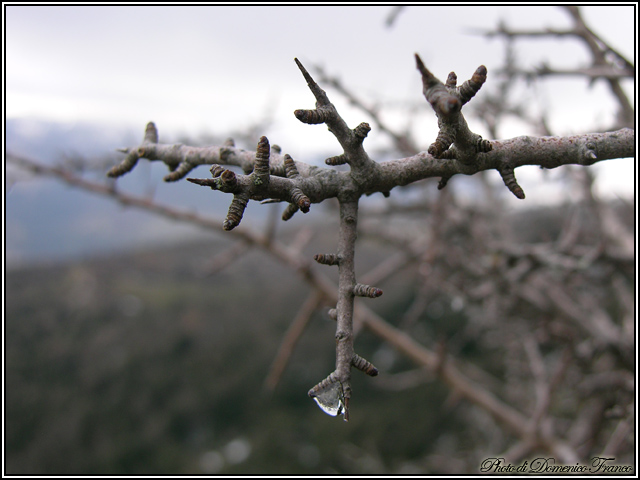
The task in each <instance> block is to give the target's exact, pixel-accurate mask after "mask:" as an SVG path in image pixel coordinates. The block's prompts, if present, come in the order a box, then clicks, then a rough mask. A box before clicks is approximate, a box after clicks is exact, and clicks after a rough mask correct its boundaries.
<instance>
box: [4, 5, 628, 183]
mask: <svg viewBox="0 0 640 480" xmlns="http://www.w3.org/2000/svg"><path fill="white" fill-rule="evenodd" d="M5 8H6V10H5V13H6V19H5V20H6V116H7V118H20V117H34V118H42V119H53V120H60V121H68V122H74V121H79V120H88V121H93V122H107V123H109V124H112V125H122V126H128V125H131V126H133V127H135V128H137V129H139V130H140V135H141V136H142V132H143V130H144V126H145V124H146V122H147V121H149V120H153V121H154V122H156V125H157V126H158V128H159V131H160V135H161V141H162V134H163V132H189V133H191V134H193V135H195V134H198V133H202V132H207V131H210V132H214V133H216V132H219V133H220V134H224V133H225V132H227V131H229V130H230V129H238V128H241V127H242V125H244V124H246V122H247V121H256V120H259V119H260V118H262V117H264V116H265V115H266V114H267V112H269V114H270V116H271V117H272V118H273V124H272V125H271V126H270V127H269V131H267V132H264V134H266V135H267V136H268V137H269V138H270V140H271V142H272V143H278V144H280V145H282V146H283V147H284V148H285V151H287V152H289V153H291V154H292V155H293V156H294V158H296V157H298V158H300V157H304V155H305V152H306V151H310V150H312V149H318V148H324V149H327V143H328V142H333V143H335V140H334V139H332V138H331V137H330V134H328V132H326V129H325V128H320V127H310V126H306V125H303V124H301V123H299V122H298V121H297V120H296V119H295V117H294V116H293V111H294V110H295V109H297V108H313V106H314V102H315V100H314V98H313V97H312V95H311V93H310V92H309V90H308V89H307V87H306V83H305V82H304V80H303V79H302V76H301V75H300V73H299V71H298V69H297V67H296V65H295V63H294V61H293V59H294V57H298V58H299V59H300V60H301V61H302V62H303V63H304V64H305V65H307V66H308V67H309V70H310V71H312V74H313V70H312V68H311V67H312V66H313V65H314V64H316V65H321V66H323V67H324V68H325V69H326V70H327V71H328V72H329V73H331V74H335V75H337V76H339V77H340V78H341V79H342V81H343V82H344V84H345V85H348V86H350V87H351V88H353V89H354V91H356V92H357V93H359V94H361V95H363V97H364V98H374V97H375V96H377V98H380V99H382V100H385V101H396V100H397V101H421V100H423V99H422V94H421V82H420V77H419V74H418V73H417V71H416V69H415V64H414V59H413V54H414V52H417V53H419V54H420V55H421V57H422V58H423V60H424V61H425V63H426V65H427V66H428V67H429V69H430V70H431V71H432V72H434V74H435V75H436V76H438V77H439V78H440V79H442V80H444V79H446V77H447V74H448V72H449V71H452V70H453V71H455V72H456V73H457V74H458V78H459V81H460V82H462V81H464V80H465V79H467V78H469V77H470V75H471V74H472V73H473V71H474V70H475V69H476V68H477V67H478V65H480V64H484V65H486V66H487V68H488V70H489V81H488V82H487V84H486V85H485V87H484V88H487V86H488V85H489V84H490V80H491V73H492V69H495V68H497V67H498V66H499V65H500V64H501V62H502V60H503V52H504V42H502V41H499V40H497V39H493V40H489V39H484V38H483V37H481V36H478V35H472V34H470V33H469V32H471V30H472V29H474V28H475V29H477V28H487V29H488V28H492V27H495V26H496V25H497V24H498V22H499V21H500V20H501V19H502V20H504V21H505V22H506V23H507V24H508V25H509V26H511V27H513V28H516V27H527V28H529V29H532V28H540V29H542V28H546V27H555V28H568V27H569V26H570V25H571V20H570V18H569V16H568V14H567V13H566V12H564V11H563V10H561V9H560V8H558V7H542V6H535V7H526V6H525V7H513V6H464V7H460V6H447V7H442V6H411V7H406V8H405V9H404V10H402V11H401V13H400V14H399V16H398V17H397V19H396V22H395V24H394V26H393V28H387V27H386V26H385V20H386V18H387V17H388V15H389V13H390V12H391V10H392V8H393V7H388V6H368V7H362V6H358V7H351V6H331V7H328V6H296V7H288V6H287V7H284V6H244V7H243V6H240V7H238V6H215V5H211V6H195V7H194V6H187V7H174V6H160V7H158V6H153V7H143V6H57V7H49V6H30V5H29V6H27V5H25V6H6V7H5ZM635 15H636V14H635V9H634V8H633V6H623V7H620V6H618V7H596V6H594V7H584V8H583V16H584V17H585V19H586V21H587V22H588V23H589V24H590V25H591V26H592V27H593V29H594V30H595V31H596V32H598V33H599V34H601V35H602V37H603V38H604V39H605V40H606V41H607V42H609V43H610V44H611V45H612V46H613V47H614V48H616V49H618V50H619V51H620V52H621V53H623V54H625V55H626V56H627V57H628V58H630V59H632V60H633V59H634V58H635V56H634V54H635V52H634V48H633V46H634V34H635V24H634V22H635V20H636V19H635ZM517 52H518V55H519V60H520V61H521V62H522V66H523V67H529V68H531V67H533V66H535V65H539V64H540V63H541V62H542V61H543V60H544V61H547V62H548V63H549V64H550V65H551V66H555V67H558V68H570V67H572V66H575V67H578V66H586V65H587V62H588V59H589V56H588V54H587V51H586V49H585V48H584V47H583V46H582V45H581V44H579V43H578V42H577V41H576V40H569V39H560V40H554V41H551V40H547V41H542V42H540V41H532V40H523V41H521V42H519V43H518V47H517ZM625 87H626V88H627V91H628V92H629V96H630V98H631V100H632V101H634V98H633V93H632V92H633V89H634V85H633V82H629V83H628V85H626V86H625ZM326 90H327V91H328V93H329V96H330V99H331V100H332V101H334V103H336V105H337V106H338V109H339V111H340V112H341V113H342V114H343V117H344V118H345V120H346V121H347V122H348V123H349V125H350V126H352V127H355V126H356V125H357V124H358V123H360V122H362V121H369V119H368V118H367V117H366V115H364V114H363V113H361V112H357V111H355V110H352V109H350V108H348V106H347V105H346V102H345V101H344V100H343V99H342V98H341V97H340V96H339V95H338V94H337V93H335V92H332V91H331V90H330V89H329V88H326ZM481 92H482V91H481ZM534 94H535V95H538V96H539V97H540V98H541V100H542V102H543V105H544V108H546V109H548V110H549V112H550V116H551V119H552V127H553V128H554V129H555V130H556V132H557V133H558V134H569V133H582V132H584V131H595V130H599V129H600V128H604V127H605V126H606V125H607V124H610V123H611V121H612V118H613V114H614V112H615V103H614V102H613V100H612V96H611V95H610V94H609V92H608V90H607V88H606V86H605V85H604V82H602V81H600V82H597V83H596V84H595V85H594V86H593V87H592V88H588V87H587V85H586V82H585V81H584V80H577V79H568V80H554V81H549V82H547V83H546V84H541V86H538V87H537V88H536V90H535V92H533V93H532V92H530V93H529V95H534ZM425 108H428V106H427V105H426V102H425ZM432 123H433V125H431V126H429V129H430V130H429V132H427V133H426V134H425V138H423V139H420V140H421V141H422V143H423V144H424V148H426V147H427V146H428V145H429V144H430V143H431V142H432V141H433V140H434V138H432V137H433V136H434V132H437V126H436V124H435V116H434V118H433V122H432ZM521 128H523V127H521V126H519V125H514V126H513V128H512V129H511V130H510V129H509V128H507V129H505V130H504V131H503V132H502V133H503V136H504V137H509V136H515V135H521V134H528V133H533V132H530V131H523V130H521ZM479 133H481V134H486V132H483V131H479ZM375 135H376V132H375V130H374V131H372V132H371V133H370V135H369V139H371V138H374V136H375ZM368 141H374V142H375V140H368ZM329 145H332V144H331V143H329ZM605 163H607V162H605ZM609 163H611V162H609ZM626 163H631V162H628V161H627V162H626ZM623 168H624V167H623ZM626 168H627V173H626V174H620V173H618V174H616V176H625V175H626V177H627V178H626V179H625V181H626V182H627V183H628V184H629V185H630V188H631V191H632V190H633V182H630V181H629V178H628V177H629V173H628V172H629V170H628V168H629V167H628V166H627V167H626ZM631 172H633V169H631Z"/></svg>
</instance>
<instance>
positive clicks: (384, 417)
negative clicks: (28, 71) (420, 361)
mask: <svg viewBox="0 0 640 480" xmlns="http://www.w3.org/2000/svg"><path fill="white" fill-rule="evenodd" d="M558 218H560V217H559V216H558V215H557V210H555V209H548V210H539V211H536V212H531V214H530V215H527V216H526V219H525V220H524V221H523V222H522V223H523V226H521V227H517V226H516V227H514V228H516V229H518V231H519V232H520V233H521V234H522V235H528V234H527V232H526V229H525V228H524V226H525V225H526V226H529V227H530V228H531V232H530V234H531V236H537V237H540V236H542V237H545V236H546V237H547V238H553V237H554V236H555V235H556V234H557V230H558V228H559V227H558V225H559V224H558V222H559V220H558ZM317 231H318V232H320V233H318V234H317V235H315V236H314V238H313V240H312V242H311V244H310V245H308V246H307V247H305V255H307V256H308V258H311V257H312V254H313V253H316V252H322V251H331V248H332V245H333V242H334V241H335V240H334V239H332V236H331V229H327V228H318V229H317ZM545 232H546V233H545ZM472 240H473V239H471V241H472ZM228 242H229V241H228V240H223V241H222V240H220V241H219V240H212V241H211V242H208V243H207V244H185V245H180V246H177V247H174V248H165V249H163V250H156V251H148V250H147V251H139V252H135V253H131V254H127V255H121V256H115V257H107V258H101V259H100V258H98V259H92V260H86V261H82V262H80V261H78V262H74V263H69V264H62V265H53V266H48V267H47V266H42V267H32V268H29V269H22V270H15V271H9V272H7V275H6V280H7V282H6V399H5V408H6V412H5V414H6V425H5V429H6V447H5V448H6V451H5V461H6V472H5V473H7V474H68V475H74V474H75V475H80V474H82V475H98V474H200V473H211V474H334V473H340V474H374V473H375V474H382V473H396V474H397V473H407V474H411V473H438V472H439V471H442V472H447V471H450V470H452V469H453V470H457V471H475V470H477V466H478V465H479V462H480V461H481V460H482V458H478V457H477V455H478V454H479V453H478V452H491V451H492V452H493V453H497V452H499V451H502V450H503V449H505V448H507V447H508V444H505V443H502V442H504V441H505V437H503V436H499V437H500V438H501V439H502V440H501V441H500V444H499V445H497V444H495V441H493V443H492V438H496V437H494V435H493V432H494V431H495V429H496V428H498V427H496V425H495V424H494V423H493V421H492V420H491V419H490V418H489V417H488V416H487V415H486V413H484V412H483V411H481V410H480V409H478V408H476V407H475V406H472V405H470V404H468V403H466V402H460V401H459V399H457V398H455V396H451V394H450V392H449V390H448V389H446V388H445V387H444V386H443V385H442V384H440V383H439V382H437V381H435V380H434V378H430V377H428V376H427V375H426V374H425V375H424V378H423V380H422V381H421V382H417V383H415V384H412V385H408V386H406V388H404V389H402V390H398V389H397V388H393V382H391V383H390V382H389V381H388V380H393V379H394V378H399V376H401V375H402V374H403V372H404V373H406V372H409V373H411V372H412V371H413V372H414V373H415V370H413V369H414V368H415V367H414V365H412V364H411V363H410V362H409V361H407V360H406V359H404V358H403V357H401V356H398V355H397V353H396V352H394V351H393V350H392V349H390V347H388V346H387V345H384V344H382V343H381V341H380V340H379V339H378V338H376V337H375V336H374V335H372V334H371V333H369V332H367V331H363V332H361V333H360V335H359V337H358V338H357V340H356V344H357V346H358V350H359V352H360V353H362V355H363V356H365V357H366V358H370V359H371V360H372V361H373V363H374V364H376V365H377V366H378V367H379V368H380V369H381V372H382V373H381V375H380V376H379V377H378V378H374V379H372V378H369V377H366V376H364V375H360V374H358V373H357V372H356V374H355V375H354V378H353V391H354V396H353V398H352V415H351V420H350V421H349V422H348V423H345V422H343V421H342V420H341V417H340V418H331V417H329V416H327V415H325V414H323V413H322V412H321V411H320V410H319V409H318V408H317V407H316V405H315V404H314V402H313V401H312V400H311V399H309V398H308V397H307V395H306V392H307V391H308V389H309V388H310V387H311V386H313V385H314V384H315V383H317V381H318V379H321V378H324V376H326V374H327V372H329V371H331V369H332V368H333V364H334V361H335V353H334V350H333V347H334V345H333V341H332V338H333V335H334V328H335V327H334V324H333V322H332V321H331V320H330V319H329V317H328V316H327V315H326V309H325V310H323V311H318V312H317V313H316V314H315V315H314V317H313V318H312V321H311V322H310V324H309V325H308V326H307V329H306V331H305V332H304V334H303V336H302V338H301V339H300V342H299V343H298V344H297V346H296V348H295V351H294V354H293V356H292V358H291V359H290V362H289V364H288V366H287V369H286V371H285V373H284V375H283V377H282V379H281V381H280V384H279V385H278V387H277V389H276V391H275V392H274V393H272V394H269V393H267V392H266V391H265V390H264V388H263V382H264V380H265V378H266V376H267V373H268V371H269V367H270V364H271V362H272V360H273V358H274V356H275V354H276V351H277V349H278V346H279V343H280V341H281V339H282V336H283V334H284V332H285V331H286V329H287V328H288V326H289V323H290V322H291V321H292V319H293V318H294V316H295V315H296V313H297V311H298V309H299V308H300V306H301V305H302V303H303V302H304V299H305V296H306V294H307V293H308V292H309V290H308V288H307V286H306V285H304V284H303V283H301V282H300V280H299V277H298V276H297V275H296V274H295V273H294V272H292V271H290V270H287V269H286V268H284V267H282V266H281V265H279V264H277V263H275V262H274V261H273V260H272V259H270V258H269V257H266V256H265V255H264V254H262V253H260V252H258V251H251V252H250V253H249V254H246V255H245V256H244V257H242V258H240V259H238V260H236V262H235V263H234V264H233V265H232V266H230V267H229V268H227V269H225V270H223V271H221V272H218V273H217V274H215V275H213V276H204V275H202V274H201V272H202V271H203V270H202V267H203V265H206V263H207V261H208V260H210V259H211V257H212V256H213V255H215V254H216V253H219V252H221V251H224V249H225V248H228V247H229V243H228ZM389 251H391V247H389V246H388V245H387V246H385V245H384V244H383V243H382V242H380V241H374V240H373V239H372V238H369V237H367V236H366V235H365V236H364V238H363V239H361V240H360V248H359V251H358V260H357V262H358V266H359V269H362V270H363V271H366V269H367V268H370V267H372V266H374V265H375V264H376V263H377V262H379V261H380V260H381V259H382V258H384V257H385V255H386V254H387V253H388V252H389ZM418 278H419V277H418V275H416V272H415V266H413V267H410V268H408V269H405V270H403V271H402V273H401V274H400V275H395V276H394V277H393V278H392V279H391V281H389V282H387V283H386V284H385V285H384V288H385V294H384V295H383V296H382V297H381V298H380V299H378V300H376V302H375V303H374V302H371V303H370V305H372V308H375V309H376V310H377V311H378V312H379V313H380V314H381V315H383V316H384V317H385V319H386V320H387V321H389V322H390V323H392V324H394V325H398V326H400V327H402V328H406V330H407V331H408V332H410V334H411V335H412V336H414V338H416V339H417V340H418V341H420V342H423V343H424V344H425V345H429V346H430V347H431V348H435V347H436V346H437V342H438V341H439V340H442V339H445V340H447V345H448V346H451V348H453V349H454V350H455V356H456V358H457V359H460V360H467V361H469V363H470V364H473V365H477V366H479V367H481V368H483V369H484V370H485V371H486V372H488V373H489V374H490V377H487V381H488V382H491V381H494V380H495V379H499V378H502V377H504V376H505V375H508V374H509V372H508V371H503V370H502V369H503V368H504V363H503V362H502V361H501V360H502V356H503V355H504V351H503V350H502V349H501V347H500V345H495V346H494V347H493V348H492V347H491V343H490V342H489V341H487V340H488V337H486V336H485V337H483V336H482V335H478V333H477V330H475V329H474V326H473V322H472V321H469V319H468V318H467V313H466V311H465V309H461V308H454V306H455V302H452V299H451V298H447V297H445V296H442V295H440V296H438V297H436V298H432V299H431V304H430V307H429V308H427V309H426V310H425V313H423V314H422V315H421V317H420V318H419V319H418V322H417V323H416V324H413V325H402V324H401V323H402V319H403V315H404V314H405V312H406V311H407V308H408V306H409V305H410V304H411V302H412V301H413V299H414V297H415V295H416V292H417V290H418V289H419V288H420V285H419V284H418V283H419V282H416V280H417V279H418ZM489 340H490V339H489ZM514 361H515V362H516V363H517V362H519V361H521V360H520V359H514ZM525 370H526V368H525ZM418 373H420V372H418ZM492 378H493V380H492ZM390 385H391V386H390ZM490 386H491V388H495V385H493V384H491V385H490ZM520 393H521V394H522V395H527V393H526V392H525V391H523V392H520ZM504 394H505V392H501V395H504ZM559 405H560V406H561V405H562V403H561V402H560V403H559ZM566 405H567V407H568V408H570V409H574V408H575V404H574V403H573V401H572V400H571V399H569V401H567V403H566ZM570 413H571V412H565V413H563V412H557V414H558V416H559V417H564V416H568V415H570ZM479 426H480V427H481V428H478V427H479ZM506 440H508V437H507V438H506ZM465 452H466V456H465V455H464V453H465ZM439 461H441V462H444V464H443V467H442V470H439V469H438V462H439ZM445 464H446V465H445Z"/></svg>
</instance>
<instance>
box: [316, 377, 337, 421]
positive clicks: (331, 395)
mask: <svg viewBox="0 0 640 480" xmlns="http://www.w3.org/2000/svg"><path fill="white" fill-rule="evenodd" d="M312 398H313V399H314V400H315V401H316V403H317V404H318V406H319V407H320V409H321V410H322V411H323V412H324V413H326V414H327V415H331V416H332V417H335V416H337V415H340V414H342V415H344V394H343V392H342V384H341V383H340V382H334V383H332V384H330V385H328V386H327V387H325V388H323V389H322V390H320V391H318V392H315V394H314V396H313V397H312Z"/></svg>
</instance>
